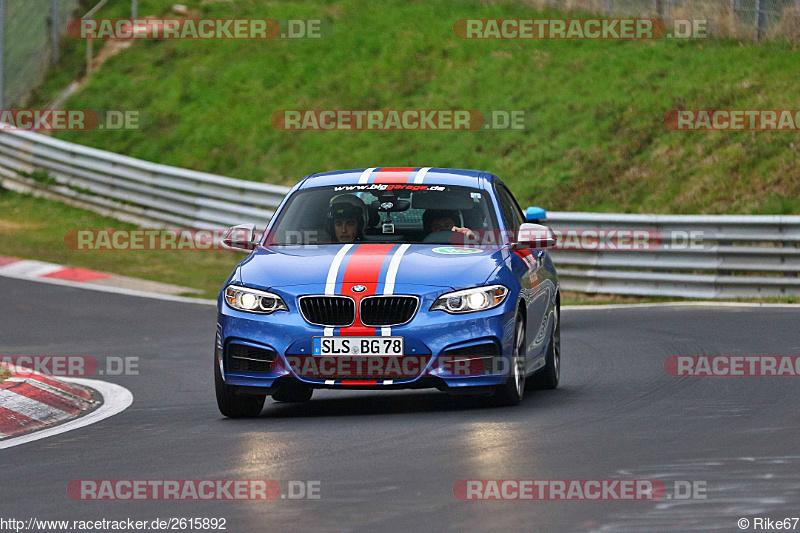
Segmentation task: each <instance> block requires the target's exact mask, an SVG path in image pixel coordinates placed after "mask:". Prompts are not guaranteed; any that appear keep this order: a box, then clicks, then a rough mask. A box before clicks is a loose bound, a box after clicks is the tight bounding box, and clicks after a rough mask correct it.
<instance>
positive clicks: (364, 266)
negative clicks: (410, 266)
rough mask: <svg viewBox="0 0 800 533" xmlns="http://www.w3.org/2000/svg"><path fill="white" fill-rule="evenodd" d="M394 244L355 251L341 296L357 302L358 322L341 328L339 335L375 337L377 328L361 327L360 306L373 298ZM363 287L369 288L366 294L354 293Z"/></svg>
mask: <svg viewBox="0 0 800 533" xmlns="http://www.w3.org/2000/svg"><path fill="white" fill-rule="evenodd" d="M394 247H395V245H394V244H360V245H359V246H358V248H356V249H355V251H354V252H353V254H352V255H351V256H350V259H349V260H348V262H347V266H346V267H345V271H344V277H343V278H342V287H341V289H340V291H339V294H342V295H344V296H351V297H353V299H355V302H356V320H355V322H354V323H353V325H352V326H350V327H347V328H341V329H340V330H339V334H340V335H342V336H346V337H352V336H374V335H375V328H368V327H365V326H362V325H361V317H360V316H359V311H358V310H359V304H360V303H361V299H362V298H364V297H365V296H373V295H374V294H375V291H376V290H377V287H378V282H379V281H380V275H381V267H382V266H383V262H384V260H385V259H386V256H387V255H389V253H391V251H392V249H393V248H394ZM356 285H363V286H365V287H366V288H367V290H365V291H364V292H361V293H357V292H353V290H352V289H353V287H355V286H356Z"/></svg>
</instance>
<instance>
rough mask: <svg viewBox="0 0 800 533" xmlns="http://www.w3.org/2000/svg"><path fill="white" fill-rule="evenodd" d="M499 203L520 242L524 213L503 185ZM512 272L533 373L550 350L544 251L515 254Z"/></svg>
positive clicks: (524, 251)
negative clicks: (523, 307)
mask: <svg viewBox="0 0 800 533" xmlns="http://www.w3.org/2000/svg"><path fill="white" fill-rule="evenodd" d="M496 191H497V201H498V204H499V205H500V211H501V212H502V215H503V220H504V221H505V226H506V231H508V232H509V233H510V235H511V240H512V241H513V240H516V237H517V235H518V232H519V228H520V225H521V224H522V223H523V222H524V221H525V217H524V215H523V213H522V209H521V208H520V207H519V204H518V203H517V201H516V200H515V199H514V196H513V195H512V194H511V191H509V190H508V188H507V187H506V186H505V184H503V183H501V182H497V184H496ZM510 260H511V265H512V270H513V271H514V273H515V274H518V277H519V280H520V285H521V287H522V289H521V292H522V297H523V298H524V299H525V302H526V307H527V318H526V328H525V333H526V334H525V340H526V346H527V350H526V361H527V365H526V367H527V368H526V370H527V371H531V370H533V369H534V368H538V367H540V366H541V365H542V362H543V357H544V352H545V348H546V346H547V343H546V341H547V308H548V301H549V298H550V291H549V290H548V285H549V284H547V283H542V281H543V280H544V277H542V276H540V272H539V270H540V269H541V268H542V265H543V263H544V250H515V251H514V252H513V253H512V254H511V259H510Z"/></svg>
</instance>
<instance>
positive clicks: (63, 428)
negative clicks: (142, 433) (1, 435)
mask: <svg viewBox="0 0 800 533" xmlns="http://www.w3.org/2000/svg"><path fill="white" fill-rule="evenodd" d="M61 379H62V380H63V381H66V382H69V383H76V384H78V385H83V386H85V387H90V388H92V389H94V390H96V391H97V392H99V393H100V394H101V395H102V396H103V405H101V406H100V407H98V408H97V409H96V410H94V411H92V412H91V413H89V414H87V415H85V416H82V417H79V418H76V419H74V420H71V421H69V422H65V423H64V424H61V425H59V426H55V427H51V428H46V429H42V430H39V431H34V432H33V433H29V434H27V435H22V436H20V437H15V438H12V439H8V440H2V441H0V450H4V449H6V448H11V447H13V446H19V445H20V444H27V443H29V442H33V441H36V440H39V439H44V438H46V437H52V436H54V435H59V434H61V433H66V432H67V431H72V430H73V429H78V428H82V427H86V426H89V425H91V424H94V423H97V422H100V421H101V420H105V419H106V418H109V417H112V416H114V415H116V414H119V413H121V412H122V411H124V410H125V409H127V408H128V407H130V405H131V404H132V403H133V394H131V391H129V390H128V389H126V388H125V387H122V386H120V385H116V384H114V383H108V382H107V381H99V380H94V379H85V378H61Z"/></svg>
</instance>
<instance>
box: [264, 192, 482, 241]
mask: <svg viewBox="0 0 800 533" xmlns="http://www.w3.org/2000/svg"><path fill="white" fill-rule="evenodd" d="M495 229H496V219H495V216H494V211H493V209H492V208H491V203H490V202H489V197H488V196H487V194H486V193H485V192H484V191H480V190H478V189H473V188H470V187H461V186H451V185H411V184H408V185H405V184H400V185H384V184H370V185H336V186H330V187H316V188H313V189H307V190H301V191H298V192H296V193H294V194H293V195H292V197H291V198H290V199H289V201H288V203H287V204H286V206H285V207H284V208H283V209H282V210H281V212H280V214H279V215H278V219H277V220H276V222H275V224H274V226H273V227H272V230H271V232H270V234H269V235H268V236H267V238H266V241H265V244H266V245H268V246H282V245H283V246H286V245H294V246H296V245H314V244H338V243H348V242H375V243H411V244H415V243H431V244H452V243H454V242H455V241H454V236H460V235H467V234H470V232H475V233H484V232H492V231H494V230H495Z"/></svg>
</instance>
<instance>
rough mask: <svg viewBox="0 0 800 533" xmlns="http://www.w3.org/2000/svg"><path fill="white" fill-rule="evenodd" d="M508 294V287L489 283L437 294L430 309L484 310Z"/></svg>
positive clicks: (451, 311)
mask: <svg viewBox="0 0 800 533" xmlns="http://www.w3.org/2000/svg"><path fill="white" fill-rule="evenodd" d="M506 296H508V289H507V288H505V287H503V286H502V285H490V286H489V287H476V288H474V289H465V290H463V291H456V292H448V293H447V294H443V295H441V296H439V298H438V299H437V300H436V301H435V302H433V305H432V306H431V311H436V310H437V309H439V310H442V311H446V312H448V313H453V314H460V313H474V312H475V311H485V310H486V309H492V308H493V307H497V306H498V305H500V304H501V303H503V300H505V299H506Z"/></svg>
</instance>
